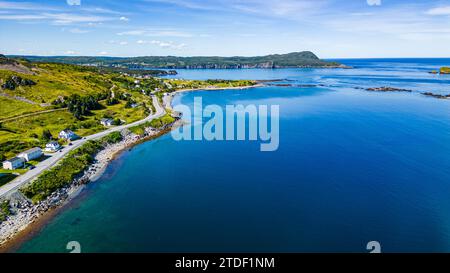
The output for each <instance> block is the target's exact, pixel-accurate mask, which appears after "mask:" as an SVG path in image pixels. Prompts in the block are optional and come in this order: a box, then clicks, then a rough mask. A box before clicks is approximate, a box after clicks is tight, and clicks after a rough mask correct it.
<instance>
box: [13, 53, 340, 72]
mask: <svg viewBox="0 0 450 273" xmlns="http://www.w3.org/2000/svg"><path fill="white" fill-rule="evenodd" d="M16 57H17V56H16ZM25 58H26V59H28V60H30V61H38V62H59V63H68V64H78V65H88V66H98V67H112V68H126V69H143V68H144V69H147V68H157V69H249V68H264V69H273V68H348V67H347V66H344V65H342V64H340V63H337V62H328V61H324V60H321V59H319V57H317V55H315V54H314V53H312V52H310V51H302V52H293V53H288V54H272V55H266V56H256V57H238V56H235V57H216V56H212V57H204V56H199V57H176V56H145V57H132V58H116V57H84V56H80V57H40V56H39V57H38V56H26V57H25Z"/></svg>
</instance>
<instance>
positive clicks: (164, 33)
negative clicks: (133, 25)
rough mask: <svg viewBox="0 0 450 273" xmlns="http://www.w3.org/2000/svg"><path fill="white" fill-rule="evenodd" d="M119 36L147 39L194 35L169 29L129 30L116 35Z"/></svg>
mask: <svg viewBox="0 0 450 273" xmlns="http://www.w3.org/2000/svg"><path fill="white" fill-rule="evenodd" d="M117 35H119V36H124V35H126V36H147V37H182V38H189V37H193V36H194V35H193V34H191V33H187V32H181V31H177V30H171V29H151V30H130V31H124V32H119V33H117Z"/></svg>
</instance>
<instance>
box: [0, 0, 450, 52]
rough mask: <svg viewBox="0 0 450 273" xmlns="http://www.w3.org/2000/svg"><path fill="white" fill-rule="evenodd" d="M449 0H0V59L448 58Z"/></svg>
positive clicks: (449, 32) (449, 33)
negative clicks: (286, 55) (298, 55)
mask: <svg viewBox="0 0 450 273" xmlns="http://www.w3.org/2000/svg"><path fill="white" fill-rule="evenodd" d="M449 44H450V0H446V1H439V0H438V1H430V0H428V1H422V0H420V1H419V0H411V1H405V0H132V1H130V0H127V1H119V0H116V1H105V0H45V1H44V0H35V1H32V0H29V1H14V0H8V1H6V0H5V1H3V0H0V53H3V54H20V55H89V56H101V55H103V56H145V55H176V56H201V55H218V56H234V55H240V56H256V55H265V54H272V53H288V52H294V51H303V50H310V51H313V52H315V53H316V54H317V55H319V57H322V58H360V57H450V46H449Z"/></svg>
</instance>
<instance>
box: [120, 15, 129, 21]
mask: <svg viewBox="0 0 450 273" xmlns="http://www.w3.org/2000/svg"><path fill="white" fill-rule="evenodd" d="M119 20H120V21H124V22H128V21H130V19H129V18H128V17H125V16H122V17H120V18H119Z"/></svg>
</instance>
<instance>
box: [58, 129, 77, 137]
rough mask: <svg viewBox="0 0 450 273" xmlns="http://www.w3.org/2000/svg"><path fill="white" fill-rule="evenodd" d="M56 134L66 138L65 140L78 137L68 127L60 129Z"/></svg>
mask: <svg viewBox="0 0 450 273" xmlns="http://www.w3.org/2000/svg"><path fill="white" fill-rule="evenodd" d="M58 136H59V138H62V139H67V140H74V139H77V138H78V136H77V135H76V134H75V133H74V132H72V131H71V130H69V129H66V130H62V131H61V132H59V135H58Z"/></svg>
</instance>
